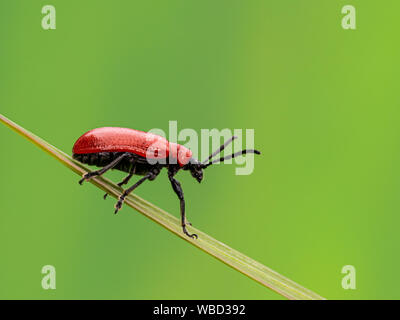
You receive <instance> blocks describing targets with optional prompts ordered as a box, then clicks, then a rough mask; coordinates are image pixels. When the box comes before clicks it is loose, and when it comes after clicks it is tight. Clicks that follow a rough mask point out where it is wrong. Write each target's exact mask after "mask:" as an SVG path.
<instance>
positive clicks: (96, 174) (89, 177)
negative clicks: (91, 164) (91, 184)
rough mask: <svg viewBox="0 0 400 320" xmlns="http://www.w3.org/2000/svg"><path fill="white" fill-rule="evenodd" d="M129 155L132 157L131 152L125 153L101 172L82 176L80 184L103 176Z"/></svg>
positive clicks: (97, 171)
mask: <svg viewBox="0 0 400 320" xmlns="http://www.w3.org/2000/svg"><path fill="white" fill-rule="evenodd" d="M129 155H130V154H129V152H125V153H123V154H121V155H120V156H119V157H118V158H116V159H115V160H114V161H112V162H110V163H109V164H108V165H106V166H104V167H103V168H101V169H100V170H96V171H92V172H88V173H86V174H84V175H83V176H82V179H81V180H79V184H82V183H83V181H85V180H86V181H88V180H90V179H91V178H92V177H94V176H101V175H102V174H104V173H105V172H107V171H108V170H110V169H112V168H114V167H115V166H116V165H117V164H118V163H119V162H120V161H121V160H122V159H124V158H125V157H128V156H129Z"/></svg>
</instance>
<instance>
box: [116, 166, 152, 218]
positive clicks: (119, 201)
mask: <svg viewBox="0 0 400 320" xmlns="http://www.w3.org/2000/svg"><path fill="white" fill-rule="evenodd" d="M159 173H160V169H158V168H154V169H152V170H151V171H149V172H148V173H147V174H146V175H145V176H144V177H143V178H141V179H140V180H138V181H137V182H136V183H135V184H134V185H133V186H132V187H130V188H128V189H126V190H125V191H124V193H123V194H122V195H121V196H120V197H119V199H118V202H117V203H116V204H115V212H114V213H117V212H118V211H119V209H121V207H122V204H123V203H124V201H125V198H126V197H127V196H128V195H129V194H130V193H131V192H132V191H133V190H135V189H136V188H137V187H139V186H140V185H141V184H142V183H143V182H145V181H146V180H150V181H153V180H154V179H155V178H156V177H157V176H158V174H159Z"/></svg>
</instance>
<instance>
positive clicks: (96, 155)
mask: <svg viewBox="0 0 400 320" xmlns="http://www.w3.org/2000/svg"><path fill="white" fill-rule="evenodd" d="M235 138H236V137H235V136H233V137H232V138H230V139H229V140H227V141H226V142H225V143H224V144H223V145H222V146H220V147H219V148H218V149H217V150H216V151H215V152H213V153H212V154H211V155H210V156H209V157H208V158H207V159H206V160H205V161H203V162H200V161H198V160H196V159H194V158H193V157H192V151H191V150H189V149H188V148H186V147H185V146H182V145H180V144H177V143H172V142H169V141H168V140H167V139H165V138H163V137H161V136H159V135H156V134H153V133H149V132H143V131H139V130H134V129H128V128H118V127H103V128H97V129H93V130H90V131H88V132H86V133H85V134H83V135H82V136H81V137H80V138H79V139H78V140H77V141H76V142H75V144H74V146H73V149H72V152H73V155H72V156H73V158H74V159H76V160H78V161H80V162H82V163H85V164H89V165H95V166H97V167H101V169H99V170H96V171H92V172H88V173H86V174H84V175H83V177H82V179H81V180H80V181H79V183H80V184H82V183H83V182H84V181H85V180H90V179H91V178H92V177H95V176H101V175H103V174H104V173H106V172H107V171H108V170H110V169H116V170H120V171H123V172H127V173H128V176H126V178H125V179H124V180H122V181H121V182H120V183H118V185H119V186H122V185H124V184H127V183H128V182H129V180H130V179H131V178H132V176H133V175H139V176H143V177H142V178H141V179H139V180H138V181H137V182H136V183H135V184H134V185H132V186H131V187H130V188H128V189H126V190H124V192H123V193H122V195H121V196H120V197H119V199H118V201H117V203H116V205H115V213H117V212H118V211H119V209H121V207H122V204H123V202H124V200H125V198H126V197H127V196H128V194H130V193H131V192H132V191H133V190H134V189H136V188H137V187H138V186H139V185H141V184H142V183H143V182H144V181H146V180H150V181H152V180H154V179H155V178H156V177H157V176H158V174H159V173H160V171H161V169H163V168H166V169H167V170H168V179H169V180H170V182H171V186H172V189H173V190H174V192H175V193H176V195H177V196H178V198H179V201H180V212H181V226H182V230H183V233H184V234H186V235H187V236H189V237H191V238H197V235H196V234H190V233H189V232H188V231H187V228H186V226H187V225H191V224H190V223H189V222H188V221H187V220H186V216H185V199H184V196H183V190H182V187H181V184H180V183H179V181H178V180H176V179H175V177H174V176H175V175H176V173H177V172H178V171H179V170H181V169H182V170H189V171H190V173H191V175H192V176H193V178H195V179H196V180H197V181H198V182H199V183H200V182H201V181H202V180H203V169H206V168H207V167H209V166H210V165H212V164H214V163H218V162H223V161H225V160H228V159H232V158H235V157H237V156H240V155H244V154H246V153H255V154H260V152H259V151H257V150H253V149H245V150H242V151H239V152H236V153H233V154H230V155H227V156H224V157H221V158H219V159H214V160H212V159H213V158H214V157H215V156H216V155H218V154H219V153H221V152H222V151H223V150H224V149H225V147H226V146H227V145H229V144H230V143H231V142H232V141H233V140H234V139H235ZM154 159H157V160H160V159H161V160H164V161H150V160H154ZM106 196H107V194H105V195H104V198H106Z"/></svg>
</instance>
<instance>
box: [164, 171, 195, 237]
mask: <svg viewBox="0 0 400 320" xmlns="http://www.w3.org/2000/svg"><path fill="white" fill-rule="evenodd" d="M168 178H169V181H171V185H172V189H174V191H175V193H176V195H177V196H178V198H179V201H180V206H181V226H182V230H183V233H184V234H186V235H187V236H188V237H190V238H196V239H197V238H198V236H197V234H195V233H193V234H190V233H189V232H188V231H187V230H186V225H187V224H190V225H191V223H188V222H187V221H186V216H185V198H184V196H183V190H182V187H181V184H180V183H179V181H178V180H176V179H175V178H174V172H172V171H169V172H168Z"/></svg>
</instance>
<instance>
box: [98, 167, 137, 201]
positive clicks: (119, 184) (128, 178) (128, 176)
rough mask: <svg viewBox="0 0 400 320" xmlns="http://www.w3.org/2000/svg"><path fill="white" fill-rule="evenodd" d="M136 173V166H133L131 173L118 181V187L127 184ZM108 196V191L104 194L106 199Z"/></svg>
mask: <svg viewBox="0 0 400 320" xmlns="http://www.w3.org/2000/svg"><path fill="white" fill-rule="evenodd" d="M134 174H135V166H132V168H131V170H130V172H129V174H128V175H127V176H126V177H125V179H124V180H122V181H121V182H119V183H117V185H118V187H121V186H123V185H124V184H127V183H128V182H129V180H131V178H132V176H133V175H134ZM107 196H108V193H106V194H104V196H103V198H104V200H106V198H107Z"/></svg>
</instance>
